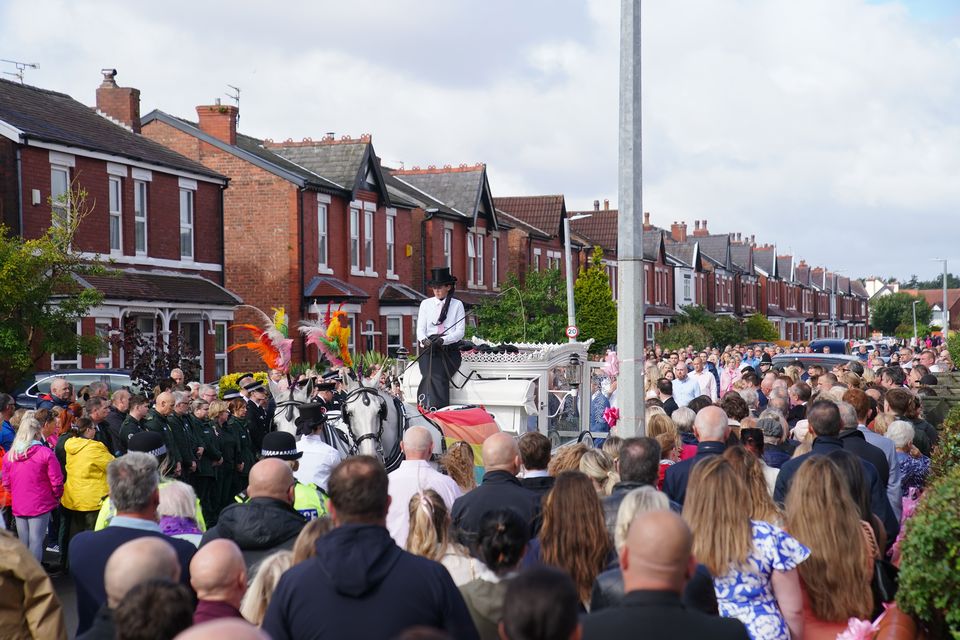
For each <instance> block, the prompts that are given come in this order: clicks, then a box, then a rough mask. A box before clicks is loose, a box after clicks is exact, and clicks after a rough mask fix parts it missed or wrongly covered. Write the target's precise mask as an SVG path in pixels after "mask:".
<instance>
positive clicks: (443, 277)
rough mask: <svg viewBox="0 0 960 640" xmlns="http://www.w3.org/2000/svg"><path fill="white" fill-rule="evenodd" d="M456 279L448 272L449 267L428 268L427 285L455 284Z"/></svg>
mask: <svg viewBox="0 0 960 640" xmlns="http://www.w3.org/2000/svg"><path fill="white" fill-rule="evenodd" d="M456 283H457V279H456V278H455V277H454V276H453V275H451V274H450V267H434V268H433V269H430V281H429V282H428V283H427V285H428V286H431V287H438V286H440V285H444V284H456Z"/></svg>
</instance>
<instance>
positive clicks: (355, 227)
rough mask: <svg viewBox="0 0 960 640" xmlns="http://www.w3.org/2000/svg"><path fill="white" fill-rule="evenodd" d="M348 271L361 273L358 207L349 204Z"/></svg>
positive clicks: (355, 273)
mask: <svg viewBox="0 0 960 640" xmlns="http://www.w3.org/2000/svg"><path fill="white" fill-rule="evenodd" d="M350 273H352V274H354V275H363V274H362V272H361V271H360V208H359V207H355V206H353V205H350Z"/></svg>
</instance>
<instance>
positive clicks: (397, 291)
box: [378, 282, 426, 305]
mask: <svg viewBox="0 0 960 640" xmlns="http://www.w3.org/2000/svg"><path fill="white" fill-rule="evenodd" d="M378 297H379V299H380V304H381V305H411V304H420V303H421V302H422V301H423V300H425V299H426V296H425V295H423V294H422V293H420V292H419V291H416V290H414V289H411V288H410V287H408V286H407V285H405V284H400V283H399V282H385V283H383V284H382V285H380V291H379V293H378Z"/></svg>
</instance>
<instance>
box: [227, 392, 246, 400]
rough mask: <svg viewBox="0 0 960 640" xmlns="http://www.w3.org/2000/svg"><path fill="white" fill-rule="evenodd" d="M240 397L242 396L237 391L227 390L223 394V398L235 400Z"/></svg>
mask: <svg viewBox="0 0 960 640" xmlns="http://www.w3.org/2000/svg"><path fill="white" fill-rule="evenodd" d="M242 397H243V396H242V395H240V392H239V391H227V392H226V393H225V394H223V399H224V400H236V399H237V398H242Z"/></svg>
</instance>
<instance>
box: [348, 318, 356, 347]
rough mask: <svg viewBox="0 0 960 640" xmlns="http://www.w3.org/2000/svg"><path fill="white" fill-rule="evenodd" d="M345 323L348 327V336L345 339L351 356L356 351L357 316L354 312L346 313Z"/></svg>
mask: <svg viewBox="0 0 960 640" xmlns="http://www.w3.org/2000/svg"><path fill="white" fill-rule="evenodd" d="M347 325H348V326H349V327H350V338H349V339H348V340H347V350H348V351H350V355H351V356H352V355H353V354H355V353H356V352H357V316H356V314H354V313H348V314H347Z"/></svg>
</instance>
